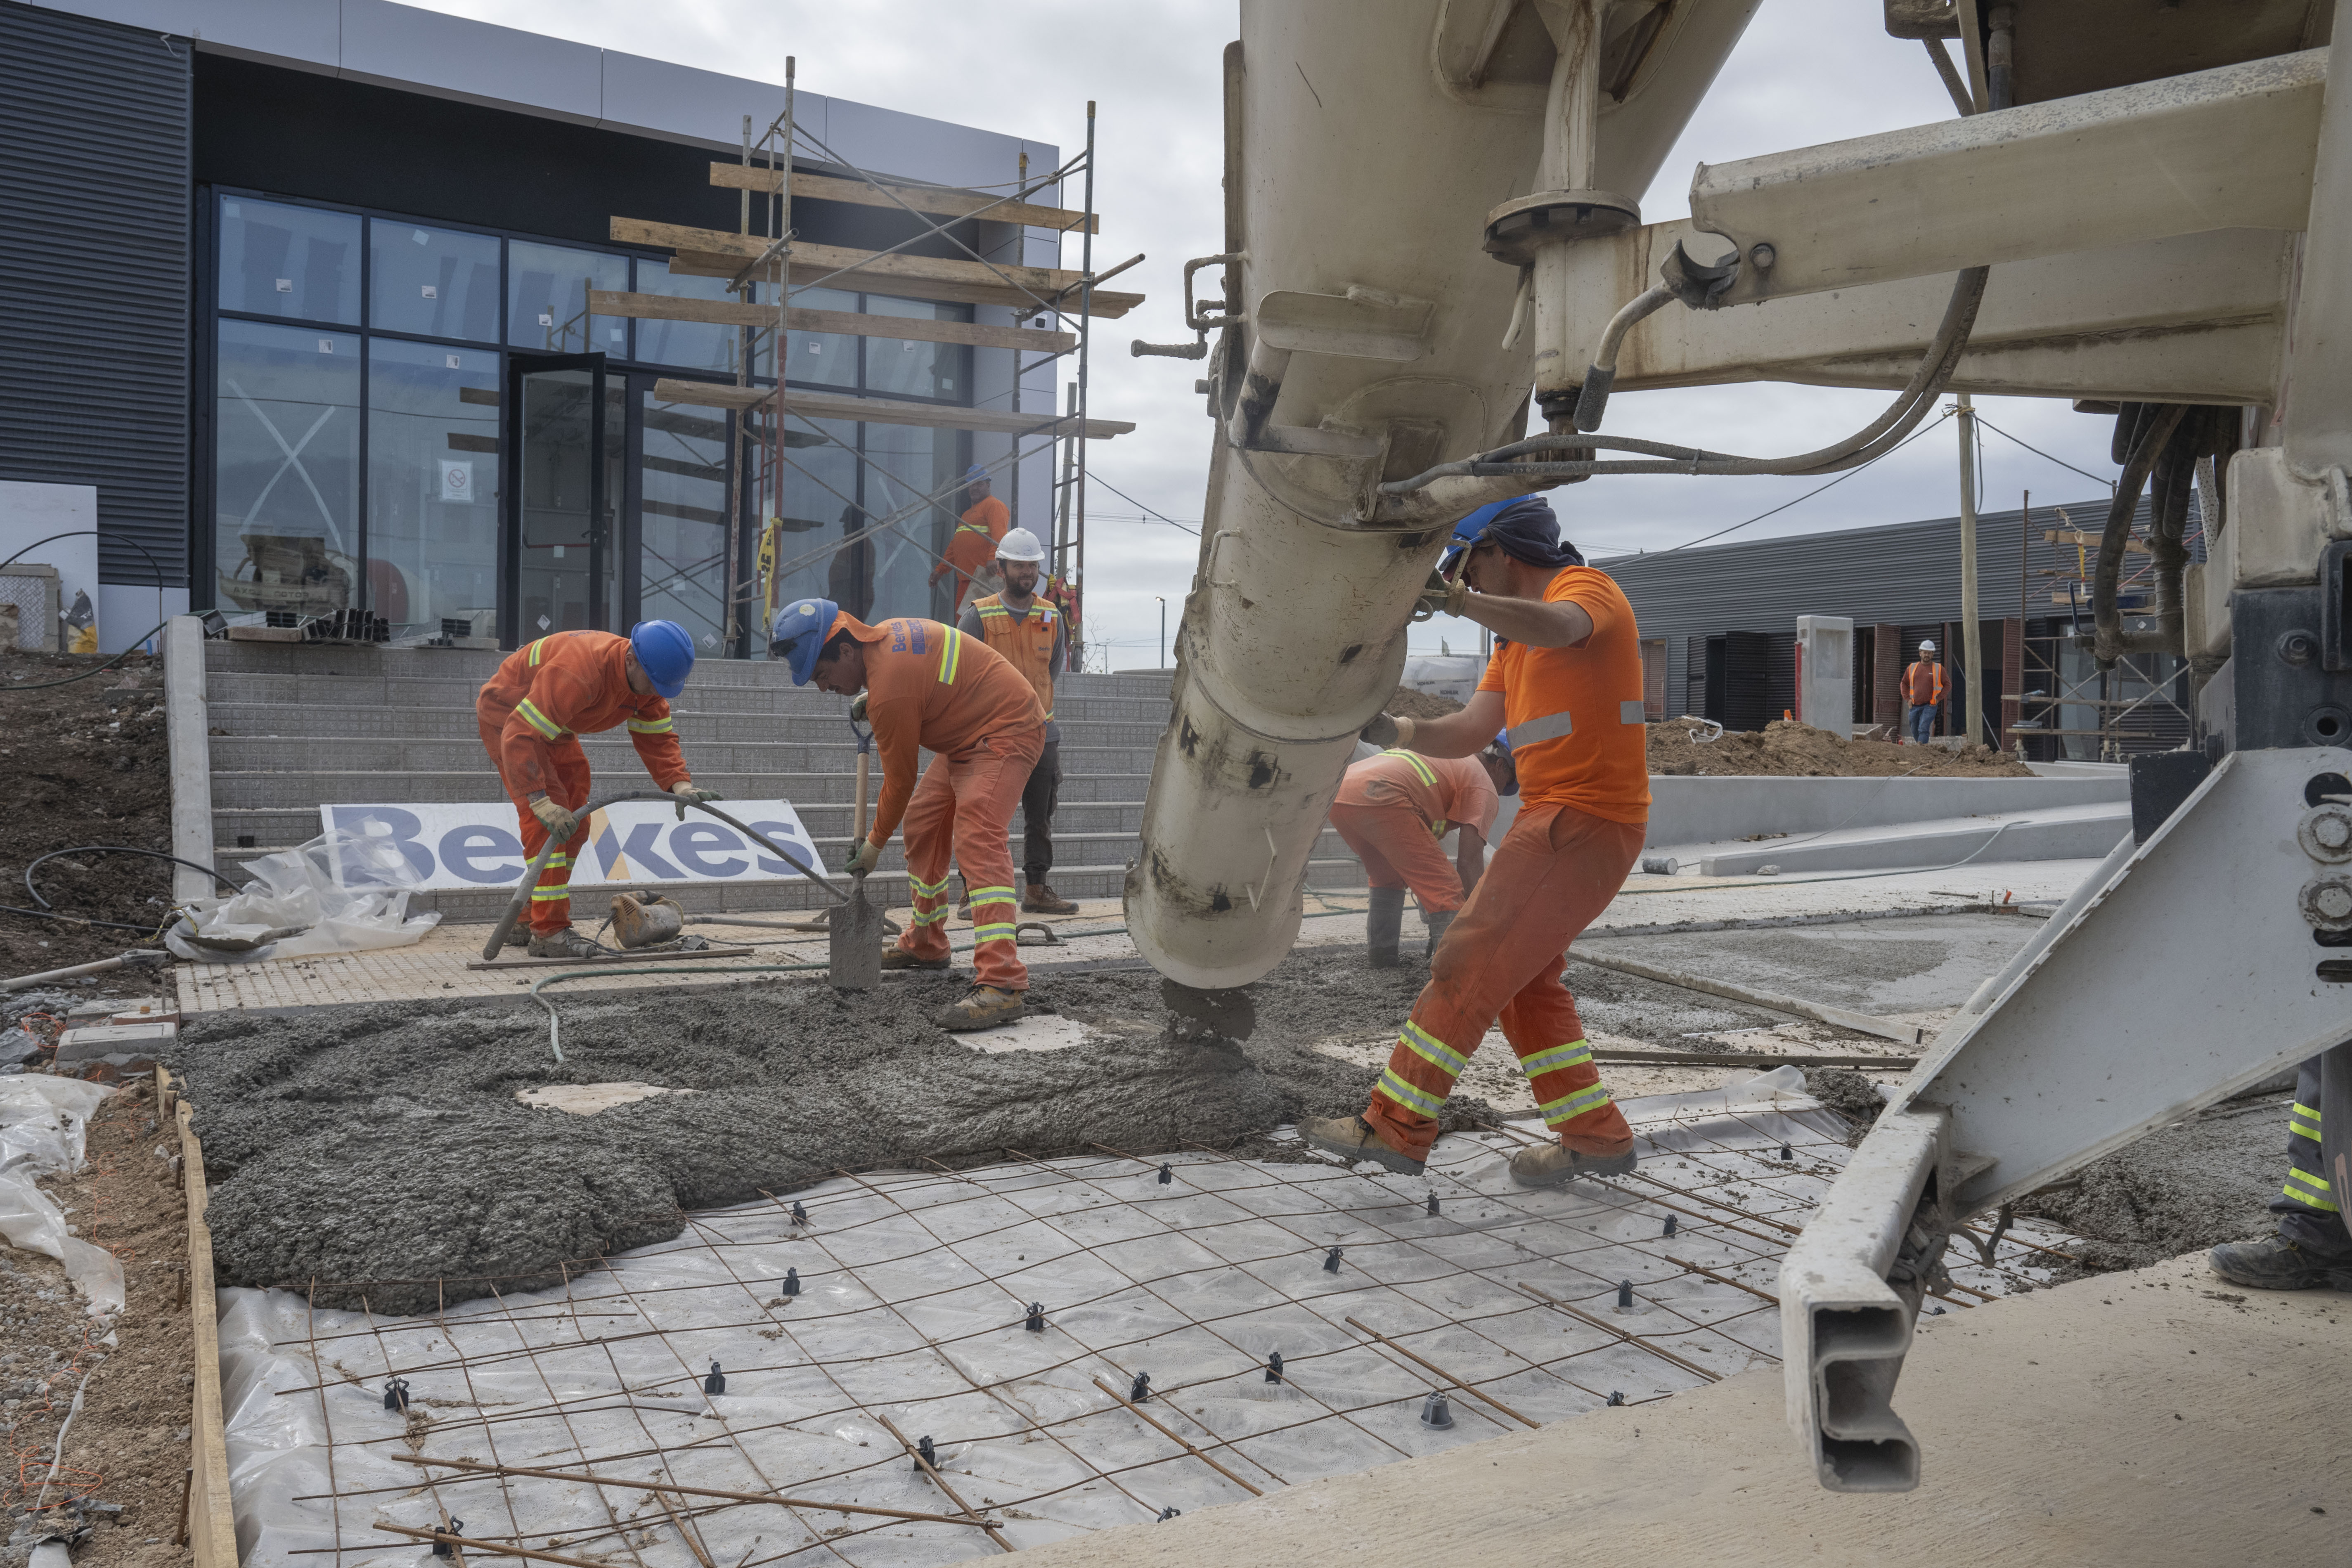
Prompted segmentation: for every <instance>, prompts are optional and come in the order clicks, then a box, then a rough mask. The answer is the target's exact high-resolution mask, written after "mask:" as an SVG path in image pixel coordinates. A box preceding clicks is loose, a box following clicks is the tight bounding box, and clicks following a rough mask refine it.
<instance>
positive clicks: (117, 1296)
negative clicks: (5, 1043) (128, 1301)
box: [0, 1074, 123, 1314]
mask: <svg viewBox="0 0 2352 1568" xmlns="http://www.w3.org/2000/svg"><path fill="white" fill-rule="evenodd" d="M113 1092H114V1090H112V1089H109V1088H108V1087H107V1086H106V1085H104V1084H102V1083H84V1082H82V1081H81V1080H80V1079H70V1078H50V1077H48V1076H47V1075H46V1074H25V1075H21V1076H18V1077H15V1078H9V1079H0V1237H6V1238H7V1241H8V1245H9V1246H11V1247H22V1248H24V1249H25V1250H26V1251H27V1252H39V1253H45V1254H47V1256H49V1257H51V1258H56V1259H57V1260H58V1262H60V1263H62V1264H64V1265H65V1266H66V1278H67V1279H70V1280H72V1281H73V1284H74V1288H75V1289H78V1290H79V1291H80V1292H81V1293H82V1294H83V1295H84V1296H85V1297H87V1298H88V1299H89V1310H90V1311H91V1312H92V1313H93V1314H100V1313H110V1312H119V1311H121V1310H122V1300H123V1296H122V1265H121V1264H120V1263H117V1262H116V1261H115V1260H114V1255H113V1254H112V1253H110V1252H108V1251H107V1250H106V1249H105V1248H104V1247H92V1246H91V1245H90V1244H89V1242H86V1241H82V1240H79V1239H78V1238H77V1237H75V1236H74V1234H73V1231H74V1227H73V1226H71V1225H68V1223H67V1222H66V1216H65V1213H64V1211H63V1210H61V1209H59V1208H58V1205H56V1203H54V1202H53V1201H51V1199H50V1197H49V1195H48V1194H47V1193H45V1192H43V1191H41V1189H40V1188H39V1187H38V1186H37V1185H35V1183H36V1182H37V1181H38V1180H39V1178H41V1177H43V1176H67V1175H71V1174H72V1173H74V1172H76V1171H78V1170H79V1169H80V1168H81V1155H82V1147H83V1139H84V1137H85V1134H86V1132H87V1131H88V1128H89V1118H90V1113H91V1112H92V1111H94V1110H97V1109H98V1106H99V1102H100V1100H104V1099H105V1098H106V1097H107V1096H108V1095H110V1094H112V1093H113Z"/></svg>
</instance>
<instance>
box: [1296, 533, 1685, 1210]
mask: <svg viewBox="0 0 2352 1568" xmlns="http://www.w3.org/2000/svg"><path fill="white" fill-rule="evenodd" d="M1454 539H1455V542H1456V543H1455V548H1454V552H1453V553H1452V554H1450V555H1449V556H1448V557H1447V565H1448V567H1449V570H1448V573H1447V576H1448V579H1449V581H1451V582H1452V584H1453V586H1452V590H1451V592H1450V593H1449V594H1448V595H1447V599H1446V605H1445V609H1446V611H1447V613H1448V614H1452V615H1460V616H1468V617H1469V618H1471V619H1472V620H1474V621H1476V622H1478V623H1479V624H1480V625H1481V626H1487V627H1489V628H1491V629H1492V630H1493V631H1494V633H1495V634H1496V636H1495V657H1494V658H1492V659H1491V660H1489V661H1488V662H1487V665H1486V676H1485V678H1484V679H1481V680H1480V681H1479V683H1478V689H1477V691H1476V692H1475V693H1474V694H1473V695H1472V697H1471V699H1470V703H1469V706H1468V707H1466V708H1465V709H1464V710H1462V711H1461V712H1459V713H1450V714H1448V715H1446V716H1445V717H1444V718H1443V719H1423V720H1418V721H1416V720H1412V719H1392V718H1391V717H1390V716H1389V715H1387V714H1385V713H1383V714H1381V715H1380V716H1379V717H1378V718H1376V719H1375V720H1374V721H1372V722H1371V723H1370V725H1368V726H1366V727H1365V730H1364V738H1365V739H1366V740H1368V741H1370V742H1372V743H1373V744H1374V745H1387V746H1402V747H1403V748H1405V749H1407V750H1410V751H1414V752H1421V753H1423V755H1425V756H1438V757H1466V756H1469V755H1470V754H1472V753H1473V752H1477V751H1480V750H1482V749H1483V748H1485V747H1486V745H1487V744H1488V743H1489V742H1490V741H1491V740H1492V739H1493V737H1494V734H1495V731H1496V730H1497V729H1498V728H1500V729H1505V730H1507V732H1508V734H1509V736H1510V742H1511V760H1512V762H1513V763H1514V764H1515V765H1516V767H1517V773H1518V781H1519V790H1520V805H1519V813H1518V816H1517V819H1516V820H1515V821H1513V822H1512V824H1511V828H1510V831H1509V832H1508V833H1507V834H1506V835H1504V837H1503V841H1502V842H1501V843H1500V844H1498V845H1496V847H1495V856H1494V859H1493V861H1492V862H1491V863H1490V864H1489V865H1488V866H1487V868H1486V875H1484V876H1483V877H1481V878H1479V879H1478V885H1477V887H1476V888H1475V889H1473V890H1472V892H1471V894H1470V898H1469V901H1468V902H1466V903H1465V904H1464V905H1463V906H1462V910H1461V913H1460V914H1459V915H1458V916H1456V917H1455V919H1454V923H1453V926H1452V929H1451V930H1449V931H1447V932H1446V933H1445V940H1444V942H1442V943H1440V944H1439V946H1438V949H1437V954H1436V956H1435V958H1434V959H1433V960H1432V962H1431V963H1430V967H1429V984H1426V985H1424V986H1423V987H1422V992H1421V995H1420V997H1419V998H1418V999H1417V1000H1416V1001H1415V1002H1414V1003H1413V1006H1412V1016H1411V1017H1410V1018H1409V1019H1407V1020H1406V1023H1405V1026H1404V1030H1403V1032H1402V1034H1400V1035H1399V1036H1398V1037H1397V1043H1396V1047H1395V1048H1394V1049H1393V1050H1391V1052H1390V1053H1389V1065H1388V1068H1387V1070H1386V1071H1384V1072H1382V1073H1381V1077H1380V1080H1379V1082H1378V1083H1376V1084H1375V1085H1374V1086H1373V1089H1372V1096H1371V1104H1370V1106H1369V1107H1367V1108H1366V1110H1364V1113H1363V1114H1362V1115H1361V1116H1352V1117H1331V1118H1328V1119H1323V1120H1318V1121H1308V1122H1307V1123H1305V1124H1303V1125H1302V1126H1301V1128H1300V1131H1301V1132H1303V1133H1304V1134H1305V1135H1306V1137H1307V1141H1308V1142H1311V1143H1313V1144H1315V1145H1316V1146H1317V1147H1318V1148H1322V1149H1328V1150H1331V1151H1333V1152H1338V1153H1342V1154H1345V1155H1346V1156H1348V1157H1349V1159H1351V1160H1371V1161H1375V1162H1377V1163H1380V1164H1382V1165H1385V1166H1387V1167H1388V1168H1389V1169H1391V1170H1392V1171H1402V1172H1404V1173H1417V1172H1419V1171H1420V1170H1421V1168H1422V1165H1423V1162H1424V1161H1425V1160H1427V1159H1428V1157H1429V1148H1430V1145H1431V1144H1432V1143H1433V1142H1436V1138H1437V1117H1438V1113H1439V1112H1440V1111H1441V1110H1444V1106H1445V1100H1446V1098H1447V1096H1449V1095H1451V1094H1452V1093H1453V1092H1454V1079H1456V1078H1457V1077H1459V1076H1460V1075H1461V1072H1462V1069H1463V1068H1465V1067H1466V1066H1468V1065H1469V1060H1470V1055H1471V1053H1472V1052H1473V1051H1475V1050H1476V1049H1477V1048H1478V1042H1479V1040H1480V1039H1481V1038H1482V1037H1485V1035H1486V1030H1487V1028H1488V1027H1489V1026H1492V1025H1493V1024H1494V1023H1495V1021H1496V1018H1497V1016H1499V1017H1500V1018H1501V1020H1502V1025H1503V1033H1504V1036H1505V1037H1507V1039H1509V1041H1510V1042H1511V1048H1512V1049H1513V1050H1514V1051H1516V1052H1517V1053H1518V1058H1519V1066H1520V1068H1522V1069H1523V1070H1525V1071H1526V1073H1527V1075H1528V1088H1529V1089H1532V1090H1533V1092H1534V1095H1535V1100H1536V1105H1537V1107H1538V1110H1541V1111H1542V1113H1543V1119H1544V1122H1545V1125H1547V1126H1548V1127H1549V1128H1550V1129H1551V1130H1552V1131H1554V1132H1555V1133H1557V1134H1558V1136H1559V1142H1554V1143H1548V1144H1541V1145H1538V1146H1535V1147H1531V1148H1527V1149H1522V1150H1520V1151H1519V1152H1517V1154H1515V1155H1513V1156H1512V1158H1511V1175H1512V1177H1513V1179H1514V1180H1516V1181H1517V1182H1518V1183H1519V1184H1522V1185H1525V1186H1538V1185H1547V1184H1552V1183H1556V1182H1562V1181H1566V1180H1568V1179H1569V1178H1570V1177H1572V1176H1584V1175H1618V1174H1622V1173H1624V1172H1627V1171H1630V1170H1632V1169H1633V1129H1632V1128H1630V1127H1629V1126H1627V1125H1626V1122H1625V1118H1624V1115H1623V1113H1622V1112H1621V1111H1620V1110H1618V1109H1617V1107H1616V1104H1615V1103H1614V1102H1613V1101H1612V1100H1611V1099H1610V1098H1609V1091H1608V1090H1607V1089H1603V1088H1602V1087H1601V1074H1600V1071H1599V1069H1597V1068H1594V1066H1593V1065H1592V1050H1591V1047H1590V1046H1588V1045H1587V1044H1586V1043H1585V1038H1584V1026H1583V1025H1582V1024H1581V1023H1580V1022H1579V1021H1578V1018H1577V1016H1576V1002H1575V999H1574V998H1573V997H1571V996H1570V994H1569V993H1568V988H1567V987H1566V986H1564V985H1562V984H1560V979H1559V975H1560V967H1561V963H1562V961H1563V960H1564V958H1565V956H1566V953H1567V949H1568V946H1569V943H1570V942H1573V941H1574V940H1575V939H1576V936H1577V933H1578V932H1580V931H1582V930H1583V929H1584V928H1585V926H1586V925H1587V924H1589V923H1591V921H1592V919H1593V918H1594V917H1595V916H1596V915H1598V914H1600V913H1601V910H1603V909H1605V908H1607V907H1608V903H1609V900H1611V899H1612V898H1613V897H1615V896H1616V893H1617V889H1619V888H1620V887H1621V886H1622V885H1623V883H1624V880H1625V874H1626V873H1627V872H1628V871H1630V870H1631V869H1633V862H1634V860H1635V858H1637V857H1638V856H1639V855H1640V854H1641V852H1642V839H1643V828H1644V827H1645V826H1646V825H1647V823H1648V820H1649V807H1650V780H1649V773H1648V769H1647V758H1646V755H1645V748H1644V736H1645V734H1646V731H1644V729H1643V709H1642V654H1641V642H1640V639H1639V637H1637V636H1636V634H1635V632H1634V628H1633V606H1632V605H1629V604H1627V603H1626V600H1625V595H1624V594H1623V593H1622V591H1620V590H1619V588H1618V586H1617V584H1615V583H1614V582H1612V580H1611V579H1610V577H1609V576H1608V574H1605V573H1602V572H1598V571H1595V570H1593V569H1592V568H1591V567H1589V566H1587V565H1585V564H1584V558H1583V557H1582V556H1580V555H1579V554H1578V553H1577V552H1576V550H1575V548H1574V547H1573V546H1571V545H1568V544H1563V543H1561V542H1560V540H1559V522H1558V521H1557V520H1555V519H1554V518H1553V516H1552V510H1551V507H1550V506H1549V503H1547V502H1546V501H1544V500H1542V499H1541V498H1539V497H1528V498H1526V499H1524V500H1517V501H1513V502H1510V503H1507V504H1504V505H1498V506H1494V507H1482V508H1480V509H1479V510H1477V511H1475V512H1472V513H1471V514H1470V515H1469V516H1468V517H1466V518H1465V519H1463V520H1462V521H1461V522H1460V523H1458V524H1456V525H1455V528H1454ZM1455 567H1458V568H1459V570H1458V572H1456V571H1454V570H1452V569H1453V568H1455Z"/></svg>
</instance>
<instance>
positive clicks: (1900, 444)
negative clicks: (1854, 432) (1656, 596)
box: [1650, 410, 1951, 555]
mask: <svg viewBox="0 0 2352 1568" xmlns="http://www.w3.org/2000/svg"><path fill="white" fill-rule="evenodd" d="M1950 417H1951V414H1950V412H1949V411H1948V410H1947V411H1946V412H1944V413H1942V414H1938V415H1937V416H1936V421H1935V424H1934V425H1927V426H1921V427H1920V428H1919V429H1917V430H1915V431H1913V432H1912V433H1911V434H1910V435H1909V436H1906V437H1904V438H1903V439H1902V440H1900V441H1897V442H1896V443H1895V445H1894V446H1892V447H1887V448H1886V450H1885V451H1884V452H1881V453H1879V454H1878V456H1877V457H1875V458H1871V459H1870V461H1869V462H1867V463H1864V464H1863V465H1861V467H1859V468H1848V469H1847V470H1846V471H1845V472H1844V473H1842V474H1840V475H1839V476H1838V477H1837V478H1835V479H1832V480H1831V481H1830V482H1829V483H1828V484H1825V485H1821V486H1818V487H1816V488H1814V489H1810V490H1807V491H1806V492H1805V493H1804V494H1803V495H1801V496H1799V497H1798V498H1797V499H1796V500H1790V501H1783V502H1781V503H1780V505H1779V506H1776V507H1774V508H1773V509H1772V510H1770V511H1759V512H1758V513H1757V514H1756V515H1755V516H1754V517H1751V518H1749V519H1748V522H1735V523H1733V524H1732V525H1731V526H1730V527H1729V528H1718V529H1717V530H1716V531H1714V532H1713V533H1702V534H1700V535H1699V536H1698V537H1697V538H1696V539H1687V540H1685V541H1684V542H1682V543H1680V544H1670V545H1668V546H1667V547H1666V548H1665V549H1664V550H1659V551H1653V552H1650V553H1653V554H1657V555H1672V554H1673V553H1674V552H1675V551H1677V550H1688V549H1689V548H1691V546H1693V545H1695V544H1705V543H1706V542H1707V541H1708V540H1710V539H1721V538H1722V537H1723V536H1724V535H1725V534H1727V533H1737V532H1738V531H1740V530H1741V529H1743V528H1746V527H1747V526H1748V523H1753V522H1761V521H1764V520H1765V519H1766V518H1768V517H1777V516H1779V515H1780V513H1782V512H1784V511H1786V510H1789V509H1790V507H1792V506H1800V505H1802V504H1803V503H1804V502H1806V501H1809V500H1812V499H1813V498H1814V497H1815V496H1817V495H1819V494H1821V493H1822V490H1826V489H1834V488H1835V487H1837V486H1839V485H1842V484H1843V483H1845V482H1846V480H1848V479H1852V478H1853V477H1854V475H1856V474H1859V473H1861V472H1863V471H1864V469H1866V468H1871V467H1872V466H1873V465H1874V464H1877V463H1882V462H1885V460H1886V459H1887V458H1891V457H1893V456H1895V453H1897V452H1899V451H1901V450H1903V448H1904V447H1908V446H1909V445H1910V444H1911V443H1912V442H1914V441H1916V440H1917V439H1919V437H1922V436H1925V435H1926V434H1927V432H1928V431H1930V430H1933V429H1934V428H1936V426H1937V425H1941V424H1942V423H1943V422H1944V421H1945V420H1947V419H1949V418H1950Z"/></svg>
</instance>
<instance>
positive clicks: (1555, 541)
mask: <svg viewBox="0 0 2352 1568" xmlns="http://www.w3.org/2000/svg"><path fill="white" fill-rule="evenodd" d="M1470 542H1471V543H1478V542H1484V543H1487V544H1492V545H1494V546H1495V547H1496V548H1497V549H1499V550H1500V551H1502V552H1503V553H1504V554H1506V555H1507V556H1509V557H1510V558H1511V559H1512V560H1514V561H1524V562H1526V563H1528V565H1530V566H1547V567H1549V568H1551V569H1552V570H1554V571H1558V570H1559V568H1560V567H1562V566H1581V565H1583V564H1584V556H1583V555H1582V553H1581V552H1579V551H1578V550H1577V548H1576V546H1575V545H1573V544H1570V543H1568V542H1566V541H1564V540H1562V539H1561V538H1560V536H1559V518H1558V517H1556V516H1554V515H1553V513H1552V510H1551V502H1549V501H1548V500H1544V498H1543V497H1541V496H1521V497H1520V498H1519V499H1518V500H1515V501H1513V502H1512V503H1511V504H1510V505H1508V506H1507V507H1505V508H1504V509H1503V510H1500V511H1498V512H1496V514H1495V515H1494V516H1493V517H1490V518H1488V519H1487V520H1486V529H1485V531H1483V532H1481V533H1480V534H1479V536H1478V538H1477V539H1476V540H1473V541H1470Z"/></svg>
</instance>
